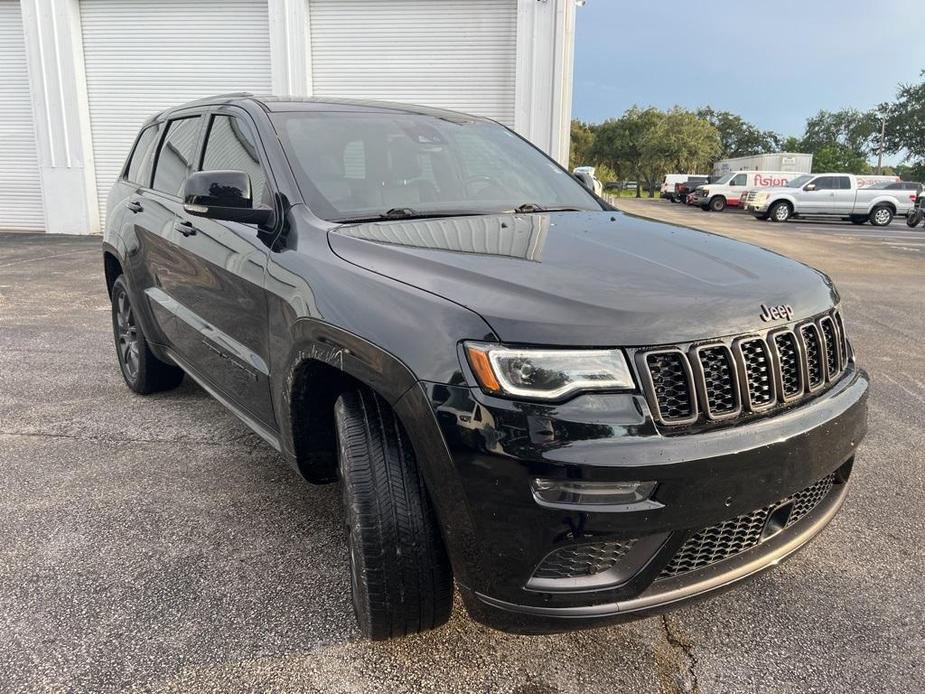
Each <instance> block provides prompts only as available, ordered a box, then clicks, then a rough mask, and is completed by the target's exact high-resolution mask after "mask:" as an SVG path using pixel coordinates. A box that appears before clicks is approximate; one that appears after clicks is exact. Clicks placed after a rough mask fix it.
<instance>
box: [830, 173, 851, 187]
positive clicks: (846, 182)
mask: <svg viewBox="0 0 925 694" xmlns="http://www.w3.org/2000/svg"><path fill="white" fill-rule="evenodd" d="M835 180H836V181H838V185H837V186H833V187H837V188H838V189H839V190H851V179H850V178H848V177H847V176H838V177H836V179H835Z"/></svg>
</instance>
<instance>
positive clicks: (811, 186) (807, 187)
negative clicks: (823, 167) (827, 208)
mask: <svg viewBox="0 0 925 694" xmlns="http://www.w3.org/2000/svg"><path fill="white" fill-rule="evenodd" d="M803 190H805V191H813V190H816V184H815V183H807V184H806V185H805V186H803Z"/></svg>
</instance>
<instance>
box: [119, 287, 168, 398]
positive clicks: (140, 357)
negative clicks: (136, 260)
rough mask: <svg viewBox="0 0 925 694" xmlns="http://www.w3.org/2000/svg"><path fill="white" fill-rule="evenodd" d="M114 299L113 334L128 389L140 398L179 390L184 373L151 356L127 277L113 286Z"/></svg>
mask: <svg viewBox="0 0 925 694" xmlns="http://www.w3.org/2000/svg"><path fill="white" fill-rule="evenodd" d="M111 296H112V332H113V337H114V338H115V342H116V356H117V357H118V358H119V368H120V369H121V370H122V378H123V379H125V385H127V386H128V387H129V388H130V389H132V390H133V391H135V392H136V393H138V394H139V395H150V394H151V393H159V392H161V391H164V390H172V389H173V388H176V387H177V386H178V385H180V382H181V381H182V380H183V370H182V369H180V368H179V367H177V366H174V365H173V364H168V363H166V362H163V361H161V360H160V359H158V358H157V357H156V356H154V354H153V352H151V349H150V348H149V347H148V341H147V339H145V334H144V332H143V331H142V329H141V325H140V324H139V323H138V320H137V316H136V314H135V308H134V307H133V306H132V300H131V297H130V296H129V293H128V286H127V285H126V283H125V277H124V276H123V275H120V276H119V277H117V278H116V281H115V282H113V285H112V292H111Z"/></svg>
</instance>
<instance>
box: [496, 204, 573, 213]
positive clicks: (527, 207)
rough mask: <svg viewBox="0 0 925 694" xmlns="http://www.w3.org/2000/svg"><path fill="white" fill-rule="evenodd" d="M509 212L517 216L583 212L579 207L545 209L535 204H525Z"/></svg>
mask: <svg viewBox="0 0 925 694" xmlns="http://www.w3.org/2000/svg"><path fill="white" fill-rule="evenodd" d="M509 212H514V213H516V214H531V213H533V212H581V210H580V209H578V208H577V207H544V206H543V205H537V204H536V203H535V202H525V203H524V204H523V205H520V206H518V207H515V208H514V209H513V210H509Z"/></svg>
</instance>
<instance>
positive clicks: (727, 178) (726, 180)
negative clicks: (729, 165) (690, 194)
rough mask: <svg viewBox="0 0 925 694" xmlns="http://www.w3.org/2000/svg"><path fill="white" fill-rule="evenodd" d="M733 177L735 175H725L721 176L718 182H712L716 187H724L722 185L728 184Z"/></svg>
mask: <svg viewBox="0 0 925 694" xmlns="http://www.w3.org/2000/svg"><path fill="white" fill-rule="evenodd" d="M733 176H735V173H727V174H726V175H725V176H723V177H722V178H720V179H719V180H716V181H713V182H714V183H715V184H716V185H718V186H724V185H726V184H727V183H729V181H731V180H732V177H733Z"/></svg>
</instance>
